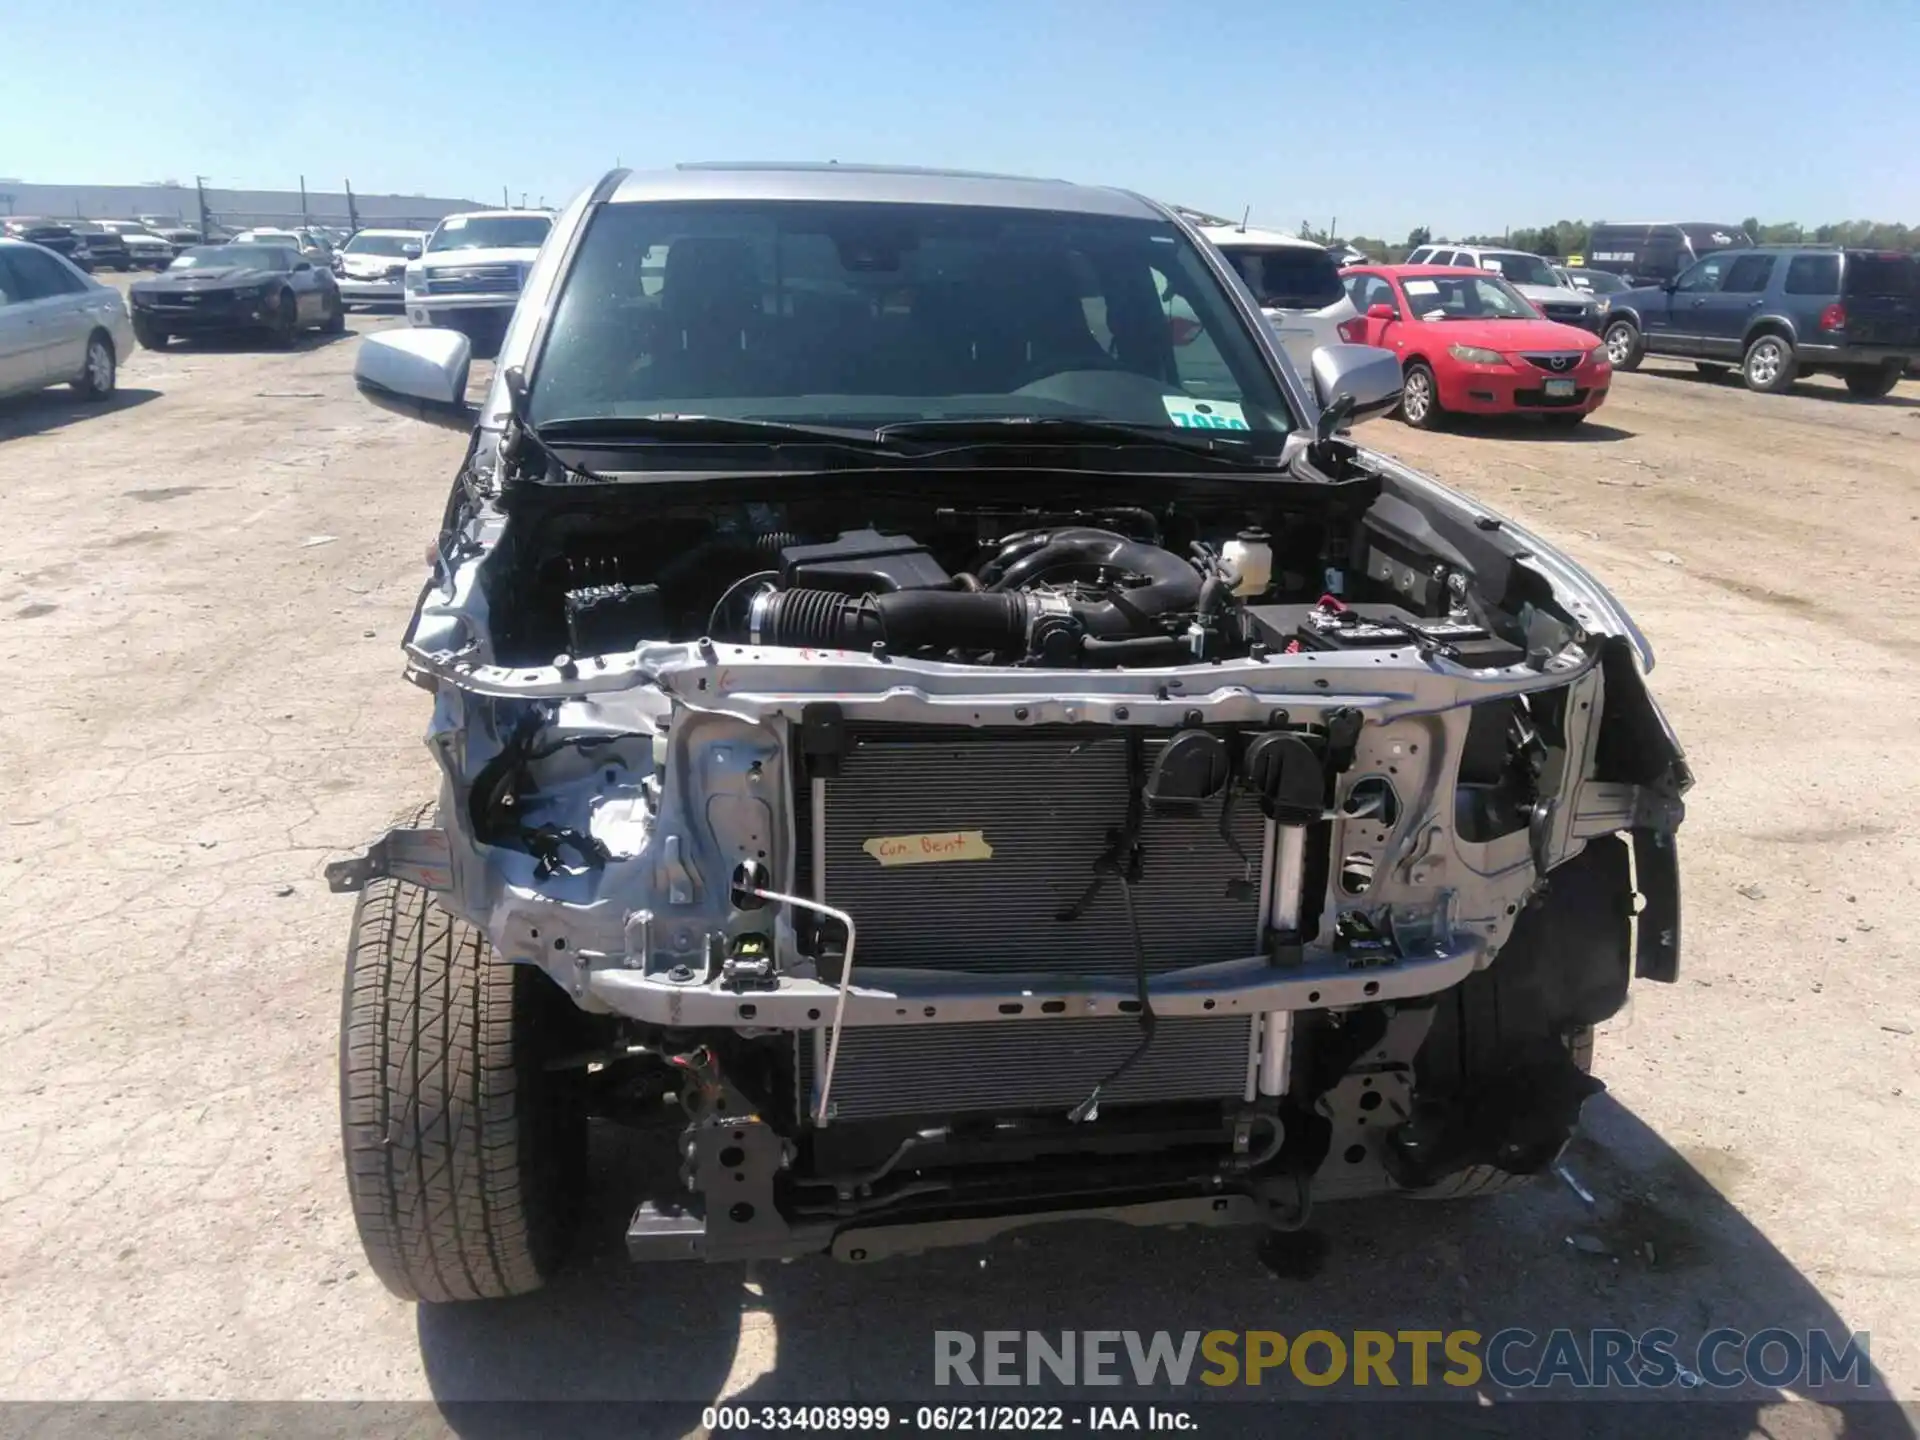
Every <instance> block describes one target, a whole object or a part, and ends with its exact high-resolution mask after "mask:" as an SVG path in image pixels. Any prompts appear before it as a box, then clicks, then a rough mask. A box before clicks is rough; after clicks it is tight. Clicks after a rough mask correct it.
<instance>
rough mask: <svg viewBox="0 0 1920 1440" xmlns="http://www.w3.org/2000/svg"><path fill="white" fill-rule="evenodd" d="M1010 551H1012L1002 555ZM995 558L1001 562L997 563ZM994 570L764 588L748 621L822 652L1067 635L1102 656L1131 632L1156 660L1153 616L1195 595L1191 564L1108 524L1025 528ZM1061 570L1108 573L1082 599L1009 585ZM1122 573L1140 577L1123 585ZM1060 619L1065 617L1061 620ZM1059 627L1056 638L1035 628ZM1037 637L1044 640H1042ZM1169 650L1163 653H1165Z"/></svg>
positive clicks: (998, 648)
mask: <svg viewBox="0 0 1920 1440" xmlns="http://www.w3.org/2000/svg"><path fill="white" fill-rule="evenodd" d="M1009 552H1012V553H1014V554H1015V555H1017V556H1018V558H1016V559H1014V560H1012V562H1011V563H1008V554H1009ZM1002 566H1004V567H1005V568H1004V569H1001V568H1000V567H1002ZM996 570H997V571H999V573H998V575H997V578H995V579H994V581H993V583H992V585H991V586H990V588H988V589H987V590H984V591H981V592H977V593H973V592H968V591H964V590H898V591H894V592H892V593H890V594H885V595H862V596H852V595H842V594H840V593H839V592H837V591H833V590H772V589H769V590H764V591H762V592H761V593H760V595H759V596H758V597H756V598H755V600H754V602H753V606H752V610H751V619H750V621H749V624H748V630H749V639H750V640H751V642H752V643H753V644H756V645H786V646H817V647H819V648H821V649H828V650H870V649H872V648H873V647H874V646H875V645H876V644H884V645H885V646H886V647H887V648H888V649H889V650H894V651H899V652H901V653H906V652H909V651H914V650H923V649H932V650H985V651H991V652H993V653H996V654H1007V653H1013V654H1019V655H1025V654H1027V653H1028V651H1029V647H1030V645H1031V646H1032V647H1033V648H1034V649H1035V650H1036V651H1037V652H1038V653H1043V654H1048V655H1049V656H1051V655H1053V654H1054V653H1055V651H1054V644H1055V643H1057V642H1058V641H1060V640H1061V639H1063V638H1065V640H1066V643H1067V644H1068V645H1072V644H1073V643H1074V641H1073V638H1072V637H1074V636H1075V635H1076V634H1085V635H1087V636H1089V637H1093V638H1092V640H1091V641H1090V642H1089V644H1088V646H1087V649H1088V651H1090V652H1091V651H1093V650H1094V649H1095V648H1096V647H1098V648H1100V649H1101V650H1103V651H1107V652H1110V653H1106V654H1104V655H1103V658H1105V659H1106V660H1107V661H1108V662H1109V663H1114V662H1116V661H1120V660H1121V659H1122V656H1123V655H1126V654H1131V653H1132V651H1131V647H1129V646H1123V645H1120V644H1118V643H1115V644H1112V645H1101V644H1100V642H1101V641H1110V642H1120V641H1134V640H1136V639H1137V640H1139V641H1140V642H1142V643H1141V646H1140V650H1139V653H1138V654H1137V655H1135V656H1133V658H1136V659H1140V660H1145V659H1148V658H1149V656H1151V657H1152V658H1155V659H1159V658H1163V656H1162V653H1161V652H1162V651H1163V649H1164V648H1165V647H1166V645H1167V640H1166V637H1165V636H1164V635H1163V634H1161V633H1160V632H1159V629H1158V626H1157V622H1158V621H1160V620H1161V619H1162V617H1164V616H1168V615H1179V614H1191V613H1192V612H1193V611H1194V610H1195V609H1196V607H1197V606H1198V604H1199V601H1200V587H1201V577H1200V572H1199V571H1198V570H1196V569H1194V567H1193V566H1192V565H1190V564H1188V563H1187V562H1186V561H1185V560H1182V559H1181V558H1180V557H1179V556H1177V555H1175V554H1173V553H1172V552H1170V551H1167V550H1162V549H1161V548H1160V547H1159V546H1157V545H1147V544H1143V543H1142V542H1140V541H1138V540H1129V539H1128V538H1127V537H1126V536H1124V535H1116V534H1115V533H1114V532H1113V531H1111V530H1093V529H1071V530H1057V531H1053V532H1051V533H1046V532H1032V533H1029V534H1026V535H1023V536H1020V537H1018V538H1017V539H1016V540H1015V541H1013V542H1011V543H1010V545H1009V546H1008V547H1007V548H1006V549H1003V550H1002V551H1001V553H1000V555H999V556H998V557H996V559H995V561H994V564H993V565H992V566H990V567H989V568H988V572H987V573H989V574H992V573H994V572H995V571H996ZM1060 571H1068V572H1071V576H1072V578H1075V579H1079V580H1087V579H1090V578H1092V577H1093V576H1095V575H1099V574H1101V573H1102V572H1104V573H1105V574H1106V575H1108V576H1110V577H1111V580H1110V582H1109V583H1110V584H1111V585H1112V590H1111V594H1110V596H1109V597H1108V598H1105V599H1098V600H1087V599H1080V598H1063V597H1060V596H1058V595H1049V596H1040V595H1028V594H1016V593H1012V592H1015V591H1018V590H1020V589H1021V588H1022V587H1024V586H1028V585H1038V584H1042V583H1044V582H1045V581H1046V580H1047V579H1048V578H1049V577H1050V576H1052V575H1054V574H1056V573H1057V572H1060ZM1122 576H1135V577H1139V578H1140V579H1141V580H1143V581H1144V582H1145V583H1144V584H1137V585H1133V586H1129V587H1125V588H1122V587H1121V586H1120V585H1119V584H1118V583H1117V582H1118V581H1119V579H1120V577H1122ZM1068 617H1071V619H1070V620H1069V618H1068ZM1060 628H1064V630H1065V632H1066V633H1065V636H1064V637H1063V636H1062V635H1060V634H1058V633H1052V634H1048V633H1044V632H1053V631H1057V630H1058V629H1060ZM1043 641H1045V642H1047V643H1042V642H1043ZM1170 657H1171V651H1168V652H1167V658H1170Z"/></svg>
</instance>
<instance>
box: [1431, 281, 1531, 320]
mask: <svg viewBox="0 0 1920 1440" xmlns="http://www.w3.org/2000/svg"><path fill="white" fill-rule="evenodd" d="M1400 288H1401V289H1402V290H1405V291H1406V292H1407V304H1408V307H1409V308H1410V309H1411V310H1412V311H1413V313H1414V315H1415V316H1416V317H1417V318H1418V319H1421V320H1538V319H1539V318H1540V312H1539V311H1538V310H1535V309H1534V308H1533V306H1532V305H1530V304H1528V303H1527V301H1526V300H1525V299H1523V298H1522V297H1521V295H1520V292H1519V291H1517V290H1515V289H1514V288H1513V287H1512V286H1511V285H1508V284H1507V283H1505V282H1504V281H1501V280H1496V279H1495V278H1494V277H1493V276H1492V275H1474V274H1472V273H1463V274H1461V275H1458V276H1453V275H1417V276H1412V277H1409V278H1408V279H1405V280H1402V281H1401V282H1400Z"/></svg>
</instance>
